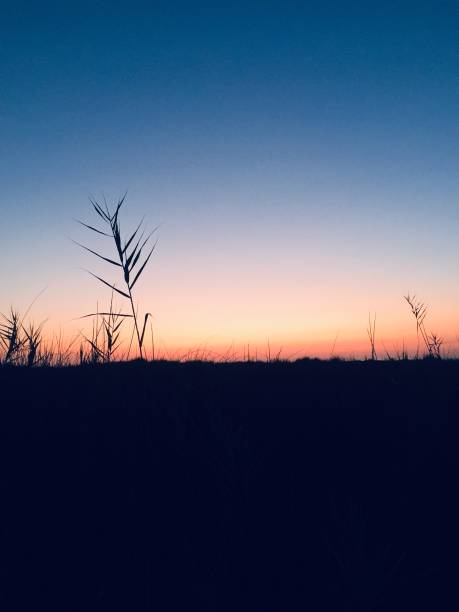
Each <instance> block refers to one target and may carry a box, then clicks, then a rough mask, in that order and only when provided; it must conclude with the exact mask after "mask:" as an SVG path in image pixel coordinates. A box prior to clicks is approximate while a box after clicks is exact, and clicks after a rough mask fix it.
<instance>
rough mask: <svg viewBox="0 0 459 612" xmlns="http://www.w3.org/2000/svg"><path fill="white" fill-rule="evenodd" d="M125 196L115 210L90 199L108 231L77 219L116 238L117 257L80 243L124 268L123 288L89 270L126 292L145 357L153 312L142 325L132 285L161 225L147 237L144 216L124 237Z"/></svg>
mask: <svg viewBox="0 0 459 612" xmlns="http://www.w3.org/2000/svg"><path fill="white" fill-rule="evenodd" d="M125 199H126V194H125V195H124V196H123V197H122V198H121V199H120V200H118V203H117V204H116V207H115V210H114V212H111V211H110V209H109V208H108V205H107V203H106V202H104V205H102V204H100V203H99V202H97V201H96V200H93V199H90V202H91V204H92V206H93V208H94V210H95V212H96V213H97V215H98V217H99V219H100V220H102V222H103V223H104V224H105V226H106V229H107V231H103V230H101V229H99V228H97V227H94V226H92V225H89V224H87V223H84V222H83V221H78V223H80V224H81V225H83V226H84V227H86V228H87V229H89V230H91V231H92V232H95V233H97V234H99V235H102V236H107V237H109V238H112V239H113V242H114V245H115V252H116V255H115V259H112V258H110V257H105V256H104V255H101V254H100V253H98V252H97V251H95V250H93V249H90V248H88V247H86V246H84V245H82V244H80V243H77V244H79V246H81V247H82V248H84V249H85V250H86V251H89V252H90V253H92V254H93V255H95V256H96V257H98V258H100V259H102V260H104V261H105V262H107V263H109V264H111V265H112V266H115V267H118V268H121V270H120V272H121V274H122V277H123V281H124V289H119V288H118V287H116V283H115V282H113V283H110V282H108V281H107V280H105V279H103V278H101V277H100V276H98V275H97V274H94V273H92V272H89V270H88V272H89V273H90V274H91V275H92V276H94V277H95V278H97V279H98V280H99V281H100V282H101V283H103V284H104V285H106V286H108V287H110V288H111V289H112V290H113V291H116V292H117V293H118V294H119V295H121V296H123V297H124V298H126V299H127V300H128V301H129V304H130V307H131V312H132V315H131V317H132V318H133V320H134V330H135V335H136V338H137V345H138V348H139V353H140V358H141V359H143V358H144V349H143V343H144V336H145V329H146V325H147V321H148V317H149V316H151V314H150V313H146V314H145V316H144V320H143V325H142V327H141V326H140V322H139V317H138V313H137V309H136V307H135V303H134V295H133V289H134V287H135V285H136V283H137V281H138V280H139V278H140V276H141V275H142V273H143V271H144V270H145V267H146V265H147V263H148V262H149V260H150V257H151V256H152V254H153V251H154V250H155V247H156V244H157V241H156V242H155V243H154V244H153V245H152V246H151V248H149V247H147V248H149V250H148V253H147V254H146V255H145V256H144V257H142V253H143V250H144V248H145V247H146V246H147V244H148V243H149V241H150V239H151V237H152V235H153V234H154V232H155V231H156V230H157V229H158V228H157V227H155V228H154V229H153V230H152V231H151V232H150V233H149V234H148V235H147V236H146V238H144V236H145V230H144V229H142V226H143V221H144V219H143V218H142V219H141V221H140V223H139V224H138V226H137V228H136V229H135V231H134V232H133V233H132V234H131V235H130V236H129V238H128V239H127V240H124V239H123V238H122V234H121V226H120V219H119V212H120V209H121V206H122V205H123V203H124V201H125Z"/></svg>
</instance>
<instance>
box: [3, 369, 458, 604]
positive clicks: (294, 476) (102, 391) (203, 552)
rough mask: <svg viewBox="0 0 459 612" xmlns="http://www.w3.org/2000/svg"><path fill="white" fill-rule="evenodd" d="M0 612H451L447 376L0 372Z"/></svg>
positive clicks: (452, 406)
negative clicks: (0, 611) (0, 519)
mask: <svg viewBox="0 0 459 612" xmlns="http://www.w3.org/2000/svg"><path fill="white" fill-rule="evenodd" d="M0 389H1V390H2V409H1V410H0V421H1V422H0V432H1V433H2V444H1V449H2V453H3V455H2V456H3V462H2V465H3V466H4V469H3V471H2V474H3V475H2V481H1V484H2V514H3V522H2V531H3V536H2V547H1V555H2V567H3V572H2V575H1V601H2V609H4V610H8V611H13V610H32V609H43V610H45V609H46V610H47V611H52V610H56V611H57V610H59V611H62V610H85V611H86V610H110V611H111V610H115V609H116V610H135V611H136V612H141V611H144V610H161V611H165V612H167V611H172V610H173V611H176V610H199V611H202V612H203V611H209V612H215V611H219V612H220V611H222V612H225V611H228V612H234V610H247V611H251V612H278V611H280V610H283V611H284V610H285V611H289V612H290V611H292V612H295V611H300V610H314V611H321V610H322V611H323V610H333V611H336V610H345V611H355V610H365V611H367V610H381V611H390V612H397V611H403V612H406V610H420V609H422V610H429V611H430V610H441V611H442V612H443V611H452V610H457V609H459V597H458V592H457V586H456V585H457V576H458V570H459V560H458V555H457V551H458V550H459V471H458V468H459V450H458V449H459V447H458V443H457V441H458V438H459V427H458V426H459V416H458V398H459V363H458V362H457V361H453V360H432V359H431V360H405V361H403V360H401V361H383V362H381V361H379V362H378V361H370V360H369V361H366V362H359V361H351V362H345V361H341V360H338V359H335V360H333V361H330V362H322V361H316V360H301V361H298V362H295V363H286V362H282V361H278V362H273V363H260V362H254V361H251V362H248V363H234V364H215V363H199V362H195V363H192V362H190V363H187V364H177V363H171V362H155V363H151V364H148V363H145V362H129V363H118V364H117V363H113V364H106V365H95V366H93V365H82V366H77V367H71V368H17V367H12V366H10V365H7V364H6V365H3V366H0Z"/></svg>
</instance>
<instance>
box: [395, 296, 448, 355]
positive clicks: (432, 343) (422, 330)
mask: <svg viewBox="0 0 459 612" xmlns="http://www.w3.org/2000/svg"><path fill="white" fill-rule="evenodd" d="M404 297H405V300H406V301H407V303H408V305H409V307H410V309H411V312H412V313H413V316H414V318H415V319H416V334H417V338H418V344H417V350H416V358H418V357H419V336H421V338H422V340H423V342H424V344H425V347H426V349H427V353H428V356H429V357H434V358H435V359H441V347H442V345H443V339H442V338H440V336H438V335H437V334H434V333H433V332H430V334H429V333H428V331H427V329H426V326H425V318H426V316H427V306H426V305H425V304H424V303H423V302H420V301H419V300H417V299H416V296H415V295H413V296H410V294H409V293H408V295H405V296H404Z"/></svg>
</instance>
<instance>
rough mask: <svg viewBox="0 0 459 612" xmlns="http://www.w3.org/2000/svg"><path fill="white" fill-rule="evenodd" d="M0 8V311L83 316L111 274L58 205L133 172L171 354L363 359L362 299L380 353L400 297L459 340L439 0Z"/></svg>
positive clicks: (450, 109) (56, 324) (63, 322)
mask: <svg viewBox="0 0 459 612" xmlns="http://www.w3.org/2000/svg"><path fill="white" fill-rule="evenodd" d="M0 4H1V9H2V19H1V22H0V159H1V163H0V184H1V192H0V228H1V230H2V232H1V235H2V237H1V242H0V279H1V289H0V312H7V311H8V309H9V308H10V306H11V305H13V306H15V307H16V308H18V309H20V310H21V311H22V312H24V311H25V310H26V308H27V306H28V305H29V304H30V303H31V302H32V300H34V298H35V297H36V296H37V295H38V294H40V296H39V298H38V299H37V300H36V302H35V303H34V305H33V308H32V310H31V313H30V317H32V318H35V320H37V321H41V320H44V319H46V327H45V329H46V331H47V333H48V334H49V335H52V334H54V333H57V332H58V331H61V332H62V333H64V334H66V335H69V336H71V335H72V334H74V333H76V332H77V331H78V330H80V329H84V326H85V325H86V324H87V323H86V321H82V320H78V317H80V316H82V315H84V314H86V313H88V312H93V311H94V309H95V308H96V306H97V305H98V307H99V308H102V309H103V308H105V307H106V306H107V305H108V303H109V300H110V290H109V289H106V288H105V287H103V286H102V285H101V284H99V283H98V282H97V281H96V280H95V279H94V278H92V277H91V276H90V275H89V274H88V273H87V272H85V269H90V270H92V271H94V272H96V273H98V274H99V273H100V274H101V275H103V276H104V278H113V280H115V277H116V275H115V277H114V276H113V269H111V267H110V266H109V265H108V264H107V265H105V264H104V263H103V262H98V261H95V258H94V257H92V256H91V255H90V254H89V253H85V252H83V251H82V250H81V249H80V248H79V247H77V246H76V245H75V244H74V243H73V242H72V240H77V241H80V242H83V243H85V244H87V245H88V246H89V247H90V248H96V249H98V250H99V249H100V250H101V251H102V252H103V253H104V254H105V255H107V256H110V255H111V254H113V251H112V250H111V249H112V246H111V245H110V243H104V242H103V241H104V237H100V238H101V240H100V241H99V240H98V238H99V237H98V236H96V235H95V234H91V233H90V232H89V231H85V229H84V228H83V227H81V226H79V225H78V224H77V223H76V222H75V219H81V220H83V221H85V222H87V223H91V224H94V223H96V222H97V215H95V213H94V211H93V210H92V209H91V205H90V203H89V200H88V197H94V198H96V199H102V198H103V197H105V198H106V199H107V200H108V202H116V200H117V199H118V198H119V197H120V196H121V195H122V194H123V193H124V192H125V191H126V190H127V191H128V195H127V200H126V203H125V205H124V211H123V216H122V223H123V227H124V228H126V231H128V230H129V229H130V228H134V227H135V225H136V222H137V221H138V220H139V219H140V218H141V217H142V216H143V215H144V214H145V215H146V224H147V225H148V226H150V227H154V226H156V225H158V224H160V228H159V230H158V234H157V235H158V239H159V240H158V245H157V249H156V251H155V253H154V256H153V257H152V259H151V260H150V263H149V266H148V267H147V268H146V270H145V272H144V275H143V277H142V279H141V280H140V281H139V283H138V285H137V287H136V290H137V294H136V297H137V301H138V305H139V311H140V312H142V313H143V312H146V311H148V312H151V313H152V315H153V319H152V321H153V327H154V333H155V338H156V345H157V350H160V349H161V350H163V351H164V354H167V353H168V351H169V353H168V354H174V351H175V352H177V351H185V350H188V349H190V348H191V349H194V348H196V347H201V348H203V347H204V348H205V349H206V350H209V351H213V350H214V351H216V353H215V354H217V353H218V352H219V351H220V353H221V352H222V351H224V350H227V349H229V347H231V346H233V347H236V348H237V350H239V349H240V347H242V346H247V345H250V346H251V347H252V349H251V350H252V351H254V350H259V351H260V353H263V352H264V351H265V350H266V346H267V342H268V339H269V342H270V346H271V347H272V350H273V351H277V350H280V348H282V351H283V355H285V356H289V355H300V354H301V355H302V354H313V355H315V354H318V355H329V354H331V352H332V351H333V352H334V354H343V355H352V354H361V353H362V352H365V351H367V352H368V350H369V348H368V340H367V336H366V327H367V322H368V314H369V313H370V312H371V313H372V315H373V314H374V313H376V316H377V345H378V350H379V351H380V352H384V350H385V348H387V349H388V350H390V351H392V350H396V347H399V348H400V346H401V345H402V343H403V342H404V341H405V342H408V343H410V342H413V338H414V335H415V326H414V321H413V320H411V318H412V317H411V315H410V312H409V309H408V307H407V305H406V304H404V301H403V296H404V295H406V294H407V293H408V292H411V293H415V294H416V295H417V296H418V297H419V299H421V300H422V301H424V302H425V303H426V304H427V305H428V307H429V315H428V319H427V324H428V328H429V329H432V331H435V332H437V333H439V334H441V335H442V336H443V337H444V339H445V347H448V350H453V349H454V350H455V348H456V347H457V346H458V341H457V336H458V335H459V308H458V307H459V269H458V268H459V240H458V236H459V202H458V195H459V182H458V173H457V168H458V161H459V146H458V143H459V138H458V136H459V134H458V125H459V123H458V109H459V105H458V102H459V95H458V94H459V89H458V74H459V72H458V69H459V47H458V39H457V32H458V31H459V9H458V7H457V4H456V3H455V2H452V1H451V2H443V1H441V0H439V1H436V2H422V1H418V2H403V1H398V2H392V1H388V2H384V3H381V2H336V1H335V2H327V1H321V2H288V1H285V0H284V1H282V2H281V1H269V0H264V1H263V2H247V1H246V2H237V1H233V2H231V3H226V2H225V3H219V2H199V1H195V2H173V1H168V2H148V3H147V2H145V3H142V2H136V1H135V0H133V1H131V2H129V3H126V2H123V3H121V2H114V1H112V2H97V1H92V2H88V3H86V2H81V1H79V2H65V3H62V2H46V1H44V2H40V3H39V2H27V3H21V2H14V3H3V2H0ZM119 286H121V281H120V282H119ZM42 291H43V292H42ZM41 292H42V293H41ZM122 306H123V304H122V298H120V303H119V307H120V308H121V307H122ZM384 347H385V348H384Z"/></svg>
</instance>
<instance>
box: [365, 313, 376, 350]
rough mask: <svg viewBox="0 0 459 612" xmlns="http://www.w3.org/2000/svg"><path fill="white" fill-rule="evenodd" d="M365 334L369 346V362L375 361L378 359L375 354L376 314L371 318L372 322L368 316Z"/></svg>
mask: <svg viewBox="0 0 459 612" xmlns="http://www.w3.org/2000/svg"><path fill="white" fill-rule="evenodd" d="M367 334H368V338H369V340H370V345H371V360H372V361H376V359H377V358H378V356H377V354H376V313H375V315H374V317H373V321H372V320H371V315H370V314H368V328H367Z"/></svg>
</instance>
